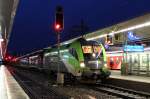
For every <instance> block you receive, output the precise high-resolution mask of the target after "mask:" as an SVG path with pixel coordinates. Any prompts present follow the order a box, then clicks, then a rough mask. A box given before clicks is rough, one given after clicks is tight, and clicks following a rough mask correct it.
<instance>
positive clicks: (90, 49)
mask: <svg viewBox="0 0 150 99" xmlns="http://www.w3.org/2000/svg"><path fill="white" fill-rule="evenodd" d="M82 50H83V53H92V52H93V50H92V46H82Z"/></svg>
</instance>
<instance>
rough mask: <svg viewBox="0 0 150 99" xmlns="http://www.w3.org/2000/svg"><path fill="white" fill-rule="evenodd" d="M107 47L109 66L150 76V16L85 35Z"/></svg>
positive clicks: (130, 72)
mask: <svg viewBox="0 0 150 99" xmlns="http://www.w3.org/2000/svg"><path fill="white" fill-rule="evenodd" d="M85 38H86V39H87V40H97V41H99V42H102V43H103V44H104V45H105V48H106V51H107V65H108V66H109V67H110V68H111V69H115V70H121V71H122V73H125V74H131V75H144V76H150V14H149V13H148V14H145V15H142V16H140V17H137V18H134V19H131V20H128V21H125V22H122V23H119V24H115V25H113V26H110V27H107V28H104V29H100V30H97V31H94V32H92V33H89V34H87V35H85Z"/></svg>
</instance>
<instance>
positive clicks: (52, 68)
mask: <svg viewBox="0 0 150 99" xmlns="http://www.w3.org/2000/svg"><path fill="white" fill-rule="evenodd" d="M18 60H19V63H20V66H25V64H27V66H26V67H36V68H39V69H42V70H44V71H45V72H51V73H57V72H61V73H64V74H66V75H72V76H73V77H75V78H78V79H79V78H80V79H85V78H86V79H94V80H104V79H107V78H109V76H110V74H111V73H110V70H109V68H108V66H107V62H106V60H107V58H106V52H105V48H104V46H103V45H102V44H100V43H98V42H96V41H87V40H85V39H84V38H80V39H77V40H75V41H73V42H71V43H69V44H64V45H60V47H59V51H58V46H57V45H56V46H53V47H50V48H45V49H43V50H41V51H39V52H35V53H32V54H28V55H25V56H24V57H21V58H19V59H18Z"/></svg>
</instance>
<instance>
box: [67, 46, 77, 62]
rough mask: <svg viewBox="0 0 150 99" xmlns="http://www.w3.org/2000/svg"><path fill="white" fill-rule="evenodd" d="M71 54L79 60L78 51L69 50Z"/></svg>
mask: <svg viewBox="0 0 150 99" xmlns="http://www.w3.org/2000/svg"><path fill="white" fill-rule="evenodd" d="M69 53H70V54H71V55H72V56H74V57H75V58H76V59H77V60H78V54H77V51H76V49H74V48H70V49H69Z"/></svg>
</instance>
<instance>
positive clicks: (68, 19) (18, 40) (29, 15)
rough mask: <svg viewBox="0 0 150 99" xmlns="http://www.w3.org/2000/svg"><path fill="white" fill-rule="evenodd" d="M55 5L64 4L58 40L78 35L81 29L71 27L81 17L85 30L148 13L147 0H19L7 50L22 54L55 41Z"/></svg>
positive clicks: (78, 23) (149, 7) (86, 31)
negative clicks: (61, 26) (62, 21)
mask: <svg viewBox="0 0 150 99" xmlns="http://www.w3.org/2000/svg"><path fill="white" fill-rule="evenodd" d="M58 5H61V6H62V7H63V8H64V31H63V32H62V33H61V41H65V40H68V39H71V38H74V37H76V36H79V35H81V31H74V30H75V28H76V27H78V26H79V25H80V24H81V20H83V21H84V24H85V26H86V27H87V29H86V30H85V32H84V34H86V33H89V32H92V31H95V30H97V29H100V28H104V27H107V26H110V25H113V24H116V23H119V22H122V21H125V20H128V19H131V18H134V17H137V16H140V15H143V14H145V13H150V0H20V3H19V6H18V10H17V12H16V17H15V20H14V25H13V28H12V31H11V37H10V42H9V44H8V52H9V53H12V54H13V53H14V54H16V53H21V54H25V53H28V52H32V51H36V50H39V49H42V48H45V47H48V46H51V45H53V44H55V43H56V34H55V33H54V30H53V25H54V18H55V9H56V6H58Z"/></svg>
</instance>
